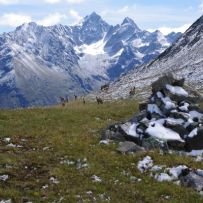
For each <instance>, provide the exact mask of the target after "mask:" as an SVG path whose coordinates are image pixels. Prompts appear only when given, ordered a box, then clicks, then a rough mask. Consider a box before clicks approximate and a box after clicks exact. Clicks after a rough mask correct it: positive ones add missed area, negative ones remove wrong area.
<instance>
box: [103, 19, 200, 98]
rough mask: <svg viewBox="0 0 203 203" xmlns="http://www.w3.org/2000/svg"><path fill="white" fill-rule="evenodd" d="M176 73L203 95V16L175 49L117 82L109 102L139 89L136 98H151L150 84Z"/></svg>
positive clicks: (107, 96) (173, 47)
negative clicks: (160, 77)
mask: <svg viewBox="0 0 203 203" xmlns="http://www.w3.org/2000/svg"><path fill="white" fill-rule="evenodd" d="M167 72H173V73H175V74H177V75H178V76H180V77H184V78H185V79H186V82H187V83H188V84H190V85H191V86H194V87H195V88H196V89H199V90H200V92H202V93H203V91H202V90H203V16H202V17H200V18H199V19H198V20H197V21H196V22H195V23H194V24H193V25H192V26H191V27H190V28H189V29H188V30H187V31H186V32H185V33H184V34H183V35H182V37H181V38H179V40H177V41H176V42H175V43H174V44H173V45H172V46H171V47H169V48H168V49H167V50H166V51H164V52H163V53H162V54H161V55H159V56H158V58H157V59H155V60H154V61H152V62H151V63H148V64H147V65H143V66H140V67H138V68H134V69H133V70H131V71H130V72H129V73H127V74H125V75H124V76H123V77H121V78H120V79H119V80H117V81H116V82H114V83H112V84H111V86H110V89H109V91H108V93H102V94H101V95H100V96H102V97H104V98H106V99H116V98H121V97H123V98H126V97H128V96H129V91H130V88H132V87H136V96H135V97H136V98H138V99H143V98H146V97H147V96H148V93H149V91H150V85H151V83H152V82H153V81H155V80H156V79H157V78H158V77H159V76H160V75H162V74H165V73H167Z"/></svg>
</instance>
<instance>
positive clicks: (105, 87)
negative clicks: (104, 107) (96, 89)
mask: <svg viewBox="0 0 203 203" xmlns="http://www.w3.org/2000/svg"><path fill="white" fill-rule="evenodd" d="M100 90H101V91H102V92H104V91H105V92H107V91H108V90H109V84H105V85H103V86H101V88H100ZM135 90H136V89H135V87H133V88H131V89H130V91H129V96H134V95H135ZM74 99H75V101H76V100H77V99H78V96H77V95H76V94H74ZM60 101H61V105H62V106H63V107H65V106H66V104H68V102H69V99H68V97H67V96H66V97H60ZM96 102H97V104H98V105H99V104H103V103H104V100H103V99H102V98H100V97H97V96H96ZM82 103H83V104H84V105H85V104H86V100H85V98H84V97H82Z"/></svg>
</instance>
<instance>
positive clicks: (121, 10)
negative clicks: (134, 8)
mask: <svg viewBox="0 0 203 203" xmlns="http://www.w3.org/2000/svg"><path fill="white" fill-rule="evenodd" d="M128 11H129V6H124V7H123V8H121V9H118V10H117V13H126V12H128Z"/></svg>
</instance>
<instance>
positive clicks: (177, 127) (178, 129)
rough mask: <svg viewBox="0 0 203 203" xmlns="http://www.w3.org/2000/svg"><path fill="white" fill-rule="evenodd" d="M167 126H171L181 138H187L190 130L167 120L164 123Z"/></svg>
mask: <svg viewBox="0 0 203 203" xmlns="http://www.w3.org/2000/svg"><path fill="white" fill-rule="evenodd" d="M164 126H165V127H166V128H170V129H171V130H173V131H175V132H177V133H178V134H179V135H180V136H181V138H185V137H186V136H187V135H188V133H189V132H188V130H187V129H186V128H185V127H184V126H183V125H180V124H177V123H176V124H175V123H170V122H166V123H165V125H164Z"/></svg>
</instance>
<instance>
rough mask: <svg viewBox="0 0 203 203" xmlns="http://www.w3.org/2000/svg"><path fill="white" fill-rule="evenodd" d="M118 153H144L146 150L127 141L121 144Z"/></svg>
mask: <svg viewBox="0 0 203 203" xmlns="http://www.w3.org/2000/svg"><path fill="white" fill-rule="evenodd" d="M117 151H119V152H121V153H129V152H144V151H145V149H144V148H143V147H140V146H138V145H136V144H135V143H134V142H129V141H126V142H121V143H120V144H119V147H118V148H117Z"/></svg>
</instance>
